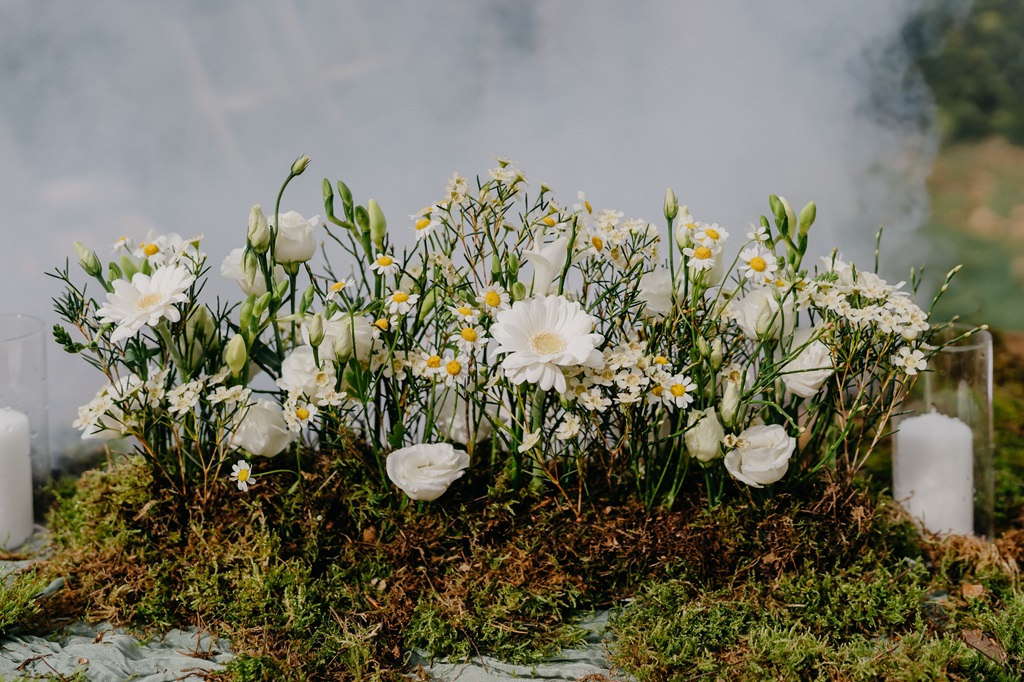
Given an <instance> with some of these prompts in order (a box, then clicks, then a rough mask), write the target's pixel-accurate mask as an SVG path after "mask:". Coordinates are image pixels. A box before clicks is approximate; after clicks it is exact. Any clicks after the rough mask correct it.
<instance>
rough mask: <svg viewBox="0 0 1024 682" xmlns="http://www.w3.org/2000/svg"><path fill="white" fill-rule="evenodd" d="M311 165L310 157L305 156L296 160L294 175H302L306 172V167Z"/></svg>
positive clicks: (293, 169)
mask: <svg viewBox="0 0 1024 682" xmlns="http://www.w3.org/2000/svg"><path fill="white" fill-rule="evenodd" d="M308 165H309V157H308V156H306V155H305V154H303V155H302V156H300V157H299V158H297V159H295V162H294V163H293V164H292V175H302V171H304V170H306V166H308Z"/></svg>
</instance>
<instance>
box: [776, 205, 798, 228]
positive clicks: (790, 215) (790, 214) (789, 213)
mask: <svg viewBox="0 0 1024 682" xmlns="http://www.w3.org/2000/svg"><path fill="white" fill-rule="evenodd" d="M779 203H781V204H782V208H783V209H784V210H785V211H786V224H787V225H788V227H789V230H790V231H791V232H792V231H793V230H794V229H796V227H797V222H796V211H794V210H793V207H792V206H790V205H789V202H788V201H786V197H779Z"/></svg>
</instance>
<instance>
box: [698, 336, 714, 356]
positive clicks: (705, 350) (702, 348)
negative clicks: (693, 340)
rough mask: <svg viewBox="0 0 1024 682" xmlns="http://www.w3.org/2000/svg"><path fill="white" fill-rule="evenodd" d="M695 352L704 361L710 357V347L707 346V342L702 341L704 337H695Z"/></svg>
mask: <svg viewBox="0 0 1024 682" xmlns="http://www.w3.org/2000/svg"><path fill="white" fill-rule="evenodd" d="M697 352H698V353H700V356H701V357H702V358H704V359H707V358H709V357H711V346H709V345H708V342H707V341H705V340H704V337H703V336H701V335H699V334H698V335H697Z"/></svg>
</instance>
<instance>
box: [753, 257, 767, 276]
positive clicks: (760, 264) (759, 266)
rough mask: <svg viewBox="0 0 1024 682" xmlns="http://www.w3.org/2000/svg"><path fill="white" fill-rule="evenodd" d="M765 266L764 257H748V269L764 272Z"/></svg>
mask: <svg viewBox="0 0 1024 682" xmlns="http://www.w3.org/2000/svg"><path fill="white" fill-rule="evenodd" d="M767 267H768V263H766V262H765V260H764V258H761V257H760V256H754V257H753V258H751V259H750V269H751V270H753V271H754V272H764V271H765V268H767Z"/></svg>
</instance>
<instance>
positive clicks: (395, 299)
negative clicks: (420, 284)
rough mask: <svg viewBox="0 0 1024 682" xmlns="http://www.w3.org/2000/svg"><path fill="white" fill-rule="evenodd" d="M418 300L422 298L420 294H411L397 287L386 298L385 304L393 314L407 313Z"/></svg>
mask: <svg viewBox="0 0 1024 682" xmlns="http://www.w3.org/2000/svg"><path fill="white" fill-rule="evenodd" d="M418 300H420V295H419V294H409V293H406V292H404V291H402V290H401V289H395V290H394V291H393V292H391V295H390V296H388V297H387V298H386V299H385V300H384V305H385V306H387V309H388V312H389V313H390V314H392V315H405V314H406V313H408V312H409V311H410V310H412V309H413V307H414V306H415V305H416V301H418Z"/></svg>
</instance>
